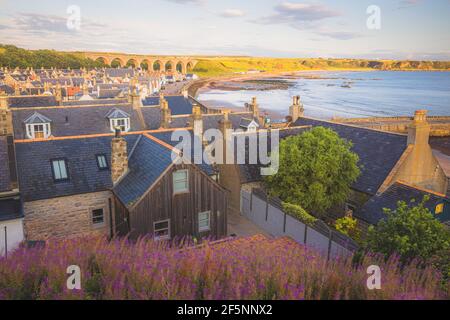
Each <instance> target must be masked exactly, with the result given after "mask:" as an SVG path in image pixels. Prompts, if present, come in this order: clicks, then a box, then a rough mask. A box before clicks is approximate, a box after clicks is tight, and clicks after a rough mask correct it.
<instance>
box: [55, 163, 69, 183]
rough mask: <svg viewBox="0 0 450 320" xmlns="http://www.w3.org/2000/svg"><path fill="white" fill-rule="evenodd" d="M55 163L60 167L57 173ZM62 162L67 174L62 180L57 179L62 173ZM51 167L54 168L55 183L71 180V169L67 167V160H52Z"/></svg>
mask: <svg viewBox="0 0 450 320" xmlns="http://www.w3.org/2000/svg"><path fill="white" fill-rule="evenodd" d="M55 162H58V167H59V172H56V170H55ZM61 162H62V163H63V165H64V172H65V177H64V178H62V176H61V177H60V178H58V177H57V173H61V172H62V171H61ZM51 166H52V168H51V169H52V172H53V179H54V181H55V182H61V181H67V180H69V167H68V166H67V160H66V159H52V160H51Z"/></svg>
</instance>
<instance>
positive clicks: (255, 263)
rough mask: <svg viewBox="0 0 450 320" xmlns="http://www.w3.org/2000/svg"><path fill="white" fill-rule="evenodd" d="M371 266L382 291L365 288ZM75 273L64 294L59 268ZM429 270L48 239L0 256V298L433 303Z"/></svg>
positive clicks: (287, 243)
mask: <svg viewBox="0 0 450 320" xmlns="http://www.w3.org/2000/svg"><path fill="white" fill-rule="evenodd" d="M372 264H375V265H378V266H379V267H380V268H381V272H382V289H381V290H369V289H368V288H367V286H366V281H367V277H368V275H367V273H366V271H367V267H368V266H369V265H372ZM69 265H77V266H79V267H80V269H81V289H80V290H73V291H71V290H67V288H66V281H67V277H68V275H67V273H66V268H67V267H68V266H69ZM440 281H441V279H440V276H439V275H438V273H437V272H436V271H435V270H434V269H432V267H430V266H426V267H425V268H418V267H417V265H409V266H405V268H403V269H402V268H401V267H400V264H399V262H398V260H397V259H396V258H392V259H390V260H388V261H386V262H385V261H383V259H378V258H376V257H369V256H366V257H365V258H364V259H362V262H361V264H360V265H358V266H356V265H354V264H352V262H351V260H350V259H331V260H330V261H327V259H326V257H323V256H321V255H320V254H319V253H318V252H316V251H315V250H312V249H310V248H306V247H305V246H303V245H300V244H297V243H296V242H294V241H293V240H289V239H287V238H281V239H268V238H266V237H263V236H254V237H251V238H239V239H234V240H228V241H222V242H219V243H215V244H206V245H203V246H200V247H189V248H186V247H183V248H180V247H179V246H176V245H174V244H172V246H171V247H168V246H167V245H163V244H162V243H161V242H154V241H152V240H146V239H141V240H139V241H138V242H137V243H135V242H130V241H127V240H126V239H122V240H120V239H115V240H112V241H107V240H106V239H104V238H80V239H72V240H59V241H57V240H53V241H49V242H47V244H46V246H45V247H39V246H38V247H33V248H21V249H18V250H17V251H16V252H14V253H13V254H11V255H9V256H8V258H7V259H5V258H1V257H0V300H9V299H43V300H45V299H107V300H109V299H144V300H146V299H188V300H191V299H194V300H197V299H200V300H202V299H206V300H209V299H258V300H259V299H295V300H298V299H439V298H441V299H442V298H445V297H447V296H446V293H445V291H443V290H442V289H441V287H440Z"/></svg>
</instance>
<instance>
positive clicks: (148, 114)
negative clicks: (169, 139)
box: [12, 104, 161, 139]
mask: <svg viewBox="0 0 450 320" xmlns="http://www.w3.org/2000/svg"><path fill="white" fill-rule="evenodd" d="M116 108H117V109H120V110H122V111H123V112H125V113H127V114H129V115H130V126H131V131H140V130H143V129H144V128H142V127H141V123H140V121H139V117H138V114H137V113H136V111H135V110H133V108H132V106H131V105H130V104H125V105H102V106H93V107H75V106H73V107H66V108H48V109H39V113H40V114H42V115H43V116H45V117H47V118H48V119H50V120H51V121H52V124H51V130H52V135H53V136H55V137H61V136H76V135H87V134H99V133H110V132H111V129H110V123H109V120H108V119H107V118H106V116H107V115H108V114H109V113H110V112H112V110H114V109H116ZM33 113H34V112H33V111H32V110H14V111H13V112H12V115H13V125H14V136H15V138H16V139H26V131H25V125H24V120H25V119H27V118H28V117H30V116H31V115H32V114H33ZM142 114H143V116H144V120H145V123H146V125H147V129H158V128H159V127H160V123H161V114H160V110H159V108H142Z"/></svg>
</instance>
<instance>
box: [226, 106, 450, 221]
mask: <svg viewBox="0 0 450 320" xmlns="http://www.w3.org/2000/svg"><path fill="white" fill-rule="evenodd" d="M288 118H289V121H288V122H287V123H285V126H284V127H279V128H277V129H278V130H279V134H280V139H283V138H284V137H287V136H290V135H294V134H300V133H301V132H304V131H305V130H309V129H310V128H313V127H316V126H321V127H325V128H329V129H332V130H333V131H335V132H337V133H338V134H339V136H340V137H341V138H343V139H346V140H347V141H350V142H351V143H352V145H353V146H352V151H353V152H355V153H356V154H357V155H358V156H359V166H360V169H361V175H360V176H359V177H358V179H357V181H356V182H355V183H354V184H353V185H352V187H351V194H350V196H349V198H348V200H347V202H346V203H345V206H344V207H337V208H332V209H331V210H330V212H329V215H331V216H334V217H336V218H337V217H341V216H343V215H344V214H347V215H353V216H354V217H356V218H357V219H358V221H359V223H360V226H361V227H362V228H364V229H365V228H366V227H367V226H368V225H369V224H374V223H377V222H378V221H379V220H380V219H381V218H382V217H383V210H382V208H383V207H384V206H386V207H387V208H392V209H395V206H393V205H394V204H395V205H396V203H397V201H399V200H404V201H407V202H409V201H410V200H413V199H415V200H416V201H420V200H421V199H417V197H418V196H419V195H420V196H422V197H423V196H424V195H429V196H430V197H431V201H430V202H429V203H428V207H429V209H430V211H431V212H432V213H433V214H434V215H435V216H436V217H437V218H438V219H439V220H440V221H442V222H443V223H448V221H449V216H448V210H449V207H450V203H449V198H448V197H449V194H448V193H447V192H448V187H449V185H448V183H449V182H448V181H449V180H448V173H446V171H445V170H444V168H443V167H442V165H441V162H440V161H439V160H438V158H437V156H436V154H435V152H434V151H433V150H432V149H431V147H430V145H429V124H428V122H427V118H426V111H423V110H419V111H417V112H416V114H415V117H414V120H413V121H412V122H411V124H410V127H409V131H408V135H403V134H395V133H388V132H383V131H378V130H373V129H367V128H361V127H356V126H352V125H345V124H337V123H334V122H329V121H324V120H318V119H312V118H308V117H305V116H304V108H303V105H302V104H301V102H300V100H299V97H294V99H293V104H292V105H291V107H290V115H289V117H288ZM286 126H289V127H286ZM236 136H237V134H236V135H235V137H234V138H235V139H236ZM246 146H247V148H248V144H247V145H246ZM245 152H247V153H248V150H246V151H245ZM218 167H219V170H220V177H221V184H222V185H224V187H225V188H226V189H227V190H229V192H230V207H231V208H232V209H233V212H239V211H240V210H241V205H242V196H241V191H242V190H251V189H252V188H259V187H260V186H261V182H262V177H261V175H260V169H261V165H258V164H256V165H255V164H250V165H249V164H226V165H221V166H218ZM406 185H407V186H408V187H406ZM400 186H401V187H400ZM399 190H402V192H399ZM386 199H390V201H389V203H388V201H386ZM374 211H376V212H374ZM380 211H381V212H380ZM373 217H377V219H373Z"/></svg>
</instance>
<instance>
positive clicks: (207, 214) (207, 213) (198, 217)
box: [197, 210, 211, 232]
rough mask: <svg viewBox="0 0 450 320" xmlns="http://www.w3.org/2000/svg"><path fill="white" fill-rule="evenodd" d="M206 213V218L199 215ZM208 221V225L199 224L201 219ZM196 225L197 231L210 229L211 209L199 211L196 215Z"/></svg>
mask: <svg viewBox="0 0 450 320" xmlns="http://www.w3.org/2000/svg"><path fill="white" fill-rule="evenodd" d="M205 214H206V218H205V217H201V215H205ZM204 220H206V221H208V225H207V226H200V222H202V221H204ZM197 226H198V232H206V231H210V230H211V210H209V211H203V212H199V213H198V215H197Z"/></svg>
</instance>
